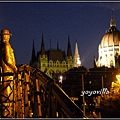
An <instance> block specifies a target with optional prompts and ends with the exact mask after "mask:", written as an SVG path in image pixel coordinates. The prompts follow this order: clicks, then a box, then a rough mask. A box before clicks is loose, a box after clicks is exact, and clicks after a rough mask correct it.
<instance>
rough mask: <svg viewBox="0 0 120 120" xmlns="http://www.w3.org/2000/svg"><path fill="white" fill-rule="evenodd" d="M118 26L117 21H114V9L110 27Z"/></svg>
mask: <svg viewBox="0 0 120 120" xmlns="http://www.w3.org/2000/svg"><path fill="white" fill-rule="evenodd" d="M112 26H114V27H115V26H116V23H115V19H114V9H112V16H111V21H110V27H112Z"/></svg>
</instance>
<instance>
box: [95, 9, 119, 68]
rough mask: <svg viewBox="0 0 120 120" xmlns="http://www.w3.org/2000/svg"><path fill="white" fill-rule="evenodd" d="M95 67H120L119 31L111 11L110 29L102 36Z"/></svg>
mask: <svg viewBox="0 0 120 120" xmlns="http://www.w3.org/2000/svg"><path fill="white" fill-rule="evenodd" d="M96 65H97V67H102V66H105V67H112V66H113V67H116V68H118V67H119V66H120V31H119V30H118V29H117V28H116V23H115V19H114V15H113V11H112V17H111V21H110V28H109V29H108V30H107V31H106V33H105V34H104V35H103V37H102V40H101V42H100V44H99V48H98V61H96Z"/></svg>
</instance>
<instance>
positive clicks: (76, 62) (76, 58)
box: [73, 42, 81, 67]
mask: <svg viewBox="0 0 120 120" xmlns="http://www.w3.org/2000/svg"><path fill="white" fill-rule="evenodd" d="M73 59H74V63H73V64H74V67H79V66H81V60H80V55H79V52H78V43H77V42H76V44H75V54H74V58H73Z"/></svg>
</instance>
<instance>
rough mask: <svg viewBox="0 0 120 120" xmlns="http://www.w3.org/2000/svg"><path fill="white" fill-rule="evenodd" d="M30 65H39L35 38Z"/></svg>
mask: <svg viewBox="0 0 120 120" xmlns="http://www.w3.org/2000/svg"><path fill="white" fill-rule="evenodd" d="M30 66H32V67H37V58H36V54H35V46H34V40H33V46H32V56H31V60H30Z"/></svg>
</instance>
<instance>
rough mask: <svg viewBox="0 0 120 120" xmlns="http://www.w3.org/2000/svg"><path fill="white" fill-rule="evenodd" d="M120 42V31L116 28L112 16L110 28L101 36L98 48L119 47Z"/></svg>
mask: <svg viewBox="0 0 120 120" xmlns="http://www.w3.org/2000/svg"><path fill="white" fill-rule="evenodd" d="M119 41H120V31H119V30H118V29H117V28H116V24H115V20H114V17H113V15H112V18H111V21H110V28H109V29H108V30H107V31H106V33H105V34H104V35H103V37H102V40H101V43H100V47H107V46H108V47H110V46H113V45H114V46H119Z"/></svg>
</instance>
